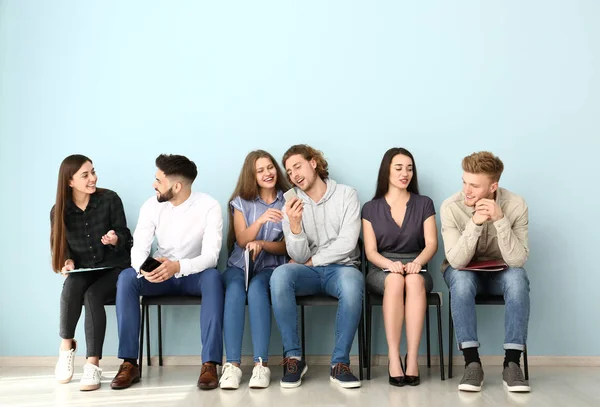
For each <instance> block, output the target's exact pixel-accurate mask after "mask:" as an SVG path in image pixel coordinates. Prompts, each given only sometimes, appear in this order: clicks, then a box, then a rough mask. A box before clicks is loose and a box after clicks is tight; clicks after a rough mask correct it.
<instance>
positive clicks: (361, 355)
mask: <svg viewBox="0 0 600 407" xmlns="http://www.w3.org/2000/svg"><path fill="white" fill-rule="evenodd" d="M364 329H365V312H364V309H363V310H361V312H360V320H359V322H358V376H359V377H358V378H359V379H360V380H363V368H364V366H365V365H364V364H363V362H364V349H365V331H364Z"/></svg>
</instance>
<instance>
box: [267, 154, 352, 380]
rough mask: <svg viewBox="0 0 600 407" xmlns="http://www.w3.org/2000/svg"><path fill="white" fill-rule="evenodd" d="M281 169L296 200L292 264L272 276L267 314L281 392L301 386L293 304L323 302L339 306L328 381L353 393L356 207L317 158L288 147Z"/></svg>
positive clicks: (289, 242) (288, 228)
mask: <svg viewBox="0 0 600 407" xmlns="http://www.w3.org/2000/svg"><path fill="white" fill-rule="evenodd" d="M283 166H284V167H285V169H286V172H287V175H288V177H289V179H290V181H291V182H292V183H293V184H294V185H295V187H296V188H295V191H296V194H297V196H294V197H291V196H289V195H288V194H286V196H287V201H286V205H285V207H284V218H283V233H284V236H285V241H286V247H287V251H288V255H289V256H290V257H291V259H292V260H291V261H290V262H289V263H288V264H285V265H282V266H279V267H277V268H276V269H275V271H274V272H273V275H272V276H271V300H272V302H273V313H274V314H275V319H276V320H277V325H278V326H279V330H280V331H281V337H282V340H283V348H284V357H285V359H284V361H283V363H284V366H285V374H284V376H283V378H282V379H281V382H280V384H281V387H283V388H293V387H298V386H300V384H301V383H302V377H303V376H304V374H305V373H306V371H307V369H308V366H307V365H306V361H304V360H302V349H301V346H300V340H299V338H298V324H297V317H298V316H297V308H296V296H297V295H298V296H302V295H313V294H327V295H331V296H332V297H335V298H337V299H338V300H339V304H338V311H337V316H336V322H335V348H334V350H333V355H332V358H331V376H330V379H331V381H333V382H335V383H338V384H339V385H340V386H341V387H344V388H354V387H360V381H359V380H358V379H357V378H356V376H354V374H353V373H352V371H351V370H350V348H351V347H352V341H353V340H354V335H355V334H356V330H357V328H358V323H359V320H360V315H361V311H362V299H363V291H364V280H363V275H362V273H361V272H360V271H359V270H358V269H357V268H356V264H357V262H358V261H357V260H358V257H359V249H358V247H357V242H358V236H359V233H360V201H359V200H358V194H357V192H356V190H355V189H353V188H350V187H347V186H345V185H341V184H337V183H336V182H335V181H333V180H331V179H329V172H328V170H327V161H325V159H324V158H323V154H322V153H321V152H320V151H318V150H315V149H314V148H312V147H310V146H307V145H295V146H292V147H291V148H289V149H288V151H287V152H286V153H285V154H284V156H283Z"/></svg>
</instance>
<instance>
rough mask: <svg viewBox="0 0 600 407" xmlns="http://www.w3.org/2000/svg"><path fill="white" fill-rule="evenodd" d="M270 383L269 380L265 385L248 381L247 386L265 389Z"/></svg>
mask: <svg viewBox="0 0 600 407" xmlns="http://www.w3.org/2000/svg"><path fill="white" fill-rule="evenodd" d="M270 383H271V381H270V380H269V381H268V382H267V384H266V385H262V384H256V383H252V382H250V383H248V387H249V388H251V389H266V388H267V387H269V384H270Z"/></svg>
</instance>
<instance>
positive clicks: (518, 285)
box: [504, 268, 529, 298]
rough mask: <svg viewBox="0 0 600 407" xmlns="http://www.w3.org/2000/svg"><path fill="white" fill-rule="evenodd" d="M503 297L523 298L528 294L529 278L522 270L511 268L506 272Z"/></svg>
mask: <svg viewBox="0 0 600 407" xmlns="http://www.w3.org/2000/svg"><path fill="white" fill-rule="evenodd" d="M504 287H505V288H504V291H505V295H506V296H508V297H510V296H514V297H517V298H518V297H523V296H525V295H527V294H528V293H529V278H528V277H527V273H526V272H525V270H524V269H522V268H511V269H509V270H507V271H506V279H505V283H504Z"/></svg>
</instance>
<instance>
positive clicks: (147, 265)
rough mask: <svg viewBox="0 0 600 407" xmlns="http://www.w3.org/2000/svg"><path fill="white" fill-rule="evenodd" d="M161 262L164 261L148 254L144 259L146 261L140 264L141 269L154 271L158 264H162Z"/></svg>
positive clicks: (148, 271)
mask: <svg viewBox="0 0 600 407" xmlns="http://www.w3.org/2000/svg"><path fill="white" fill-rule="evenodd" d="M161 264H162V263H161V262H160V261H158V260H156V259H155V258H154V257H150V256H148V258H147V259H146V261H144V263H143V264H142V265H141V266H140V270H144V271H145V272H146V273H150V272H151V271H154V269H155V268H157V267H158V266H160V265H161Z"/></svg>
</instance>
